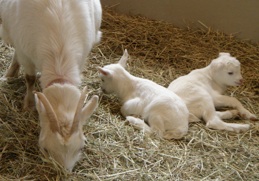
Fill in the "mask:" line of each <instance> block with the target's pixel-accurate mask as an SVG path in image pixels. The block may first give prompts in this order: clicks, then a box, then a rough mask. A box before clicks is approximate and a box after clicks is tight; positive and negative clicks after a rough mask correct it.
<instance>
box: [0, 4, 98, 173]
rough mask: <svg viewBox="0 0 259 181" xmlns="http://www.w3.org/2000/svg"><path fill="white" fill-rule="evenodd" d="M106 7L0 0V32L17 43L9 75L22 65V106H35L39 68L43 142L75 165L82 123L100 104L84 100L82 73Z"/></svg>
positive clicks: (66, 162) (57, 157)
mask: <svg viewBox="0 0 259 181" xmlns="http://www.w3.org/2000/svg"><path fill="white" fill-rule="evenodd" d="M101 16H102V9H101V4H100V2H99V0H87V1H86V0H1V1H0V18H1V19H2V23H3V24H2V25H0V33H1V36H2V38H3V40H4V41H5V42H6V43H9V44H12V45H13V46H14V47H15V53H14V56H13V60H12V63H11V66H10V67H9V69H8V70H7V73H6V75H5V78H8V77H14V76H16V75H17V73H18V71H19V66H20V65H22V66H23V68H24V72H25V79H26V86H27V93H26V96H25V99H24V108H29V107H34V95H33V93H32V90H33V89H34V82H35V79H36V76H35V74H36V71H39V72H41V77H40V83H41V87H42V89H43V93H36V94H35V98H36V108H37V110H38V113H39V117H40V125H41V133H40V138H39V144H40V147H41V148H42V149H43V150H46V151H47V152H48V153H49V154H50V155H51V156H52V157H53V158H54V159H55V160H56V161H58V162H59V163H60V164H61V165H63V166H64V167H65V168H67V169H69V170H72V168H73V166H74V165H75V163H76V161H77V160H78V158H79V155H80V149H81V148H82V146H83V145H84V134H83V131H82V127H83V123H84V122H85V121H86V119H88V118H89V117H90V116H91V114H92V113H93V111H94V110H95V108H96V107H97V102H98V97H97V96H93V98H92V99H91V100H90V102H89V103H88V104H86V106H83V105H84V98H85V94H86V89H85V90H84V91H83V92H82V93H80V91H79V89H78V87H77V86H78V85H79V84H80V83H81V80H80V73H81V71H82V68H83V67H84V66H83V65H84V62H85V60H86V58H87V55H88V54H89V52H90V51H91V49H92V47H93V46H94V45H95V44H96V43H98V42H99V40H100V38H101V32H100V31H99V28H100V25H101Z"/></svg>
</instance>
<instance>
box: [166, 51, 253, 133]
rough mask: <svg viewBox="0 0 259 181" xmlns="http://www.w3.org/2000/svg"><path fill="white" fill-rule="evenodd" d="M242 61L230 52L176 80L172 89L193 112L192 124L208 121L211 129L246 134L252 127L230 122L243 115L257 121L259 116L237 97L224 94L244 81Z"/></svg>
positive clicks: (171, 85)
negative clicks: (227, 120)
mask: <svg viewBox="0 0 259 181" xmlns="http://www.w3.org/2000/svg"><path fill="white" fill-rule="evenodd" d="M240 69H241V68H240V62H239V61H238V60H237V59H236V58H235V57H232V56H230V54H229V53H220V54H219V57H218V58H216V59H214V60H213V61H212V62H211V63H210V64H209V65H208V66H207V67H205V68H201V69H196V70H193V71H191V72H190V73H189V74H188V75H185V76H181V77H179V78H177V79H176V80H174V81H173V82H172V83H171V84H170V85H169V87H168V89H169V90H171V91H173V92H174V93H176V94H177V95H178V96H180V97H181V98H182V99H183V100H184V102H185V103H186V105H187V107H188V109H189V111H190V121H192V122H195V121H200V119H203V120H205V122H206V126H207V127H208V128H213V129H219V130H227V131H234V132H240V131H246V130H248V129H249V125H248V124H235V123H226V122H223V121H222V119H230V118H232V117H235V116H237V114H238V113H239V114H240V115H241V116H242V117H243V118H246V119H251V120H255V119H256V116H255V115H254V114H251V113H250V112H249V111H248V110H246V109H245V108H244V107H243V106H242V104H241V103H240V102H239V101H238V100H237V99H236V98H234V97H229V96H226V95H222V94H223V93H224V92H225V90H226V88H227V87H228V86H238V85H240V84H241V83H242V81H243V79H242V76H241V73H240ZM219 107H233V108H235V109H236V110H228V111H224V112H219V111H216V110H215V108H219Z"/></svg>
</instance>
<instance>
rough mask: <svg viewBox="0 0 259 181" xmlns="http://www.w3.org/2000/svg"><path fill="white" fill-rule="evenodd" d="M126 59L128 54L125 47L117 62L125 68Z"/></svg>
mask: <svg viewBox="0 0 259 181" xmlns="http://www.w3.org/2000/svg"><path fill="white" fill-rule="evenodd" d="M128 59H129V54H128V51H127V49H125V50H124V53H123V55H122V57H121V59H120V60H119V62H118V64H120V65H121V66H122V67H124V68H125V67H126V66H127V61H128Z"/></svg>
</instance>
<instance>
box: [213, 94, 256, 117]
mask: <svg viewBox="0 0 259 181" xmlns="http://www.w3.org/2000/svg"><path fill="white" fill-rule="evenodd" d="M214 104H215V107H225V106H227V107H233V108H236V109H237V110H238V112H239V114H240V116H241V117H243V118H245V119H250V120H254V121H255V120H258V118H257V117H256V115H254V114H252V113H250V112H249V111H248V110H247V109H245V108H244V107H243V105H242V104H241V102H239V101H238V100H237V99H236V98H234V97H229V96H225V95H217V96H216V97H215V99H214Z"/></svg>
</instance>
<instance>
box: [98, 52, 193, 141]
mask: <svg viewBox="0 0 259 181" xmlns="http://www.w3.org/2000/svg"><path fill="white" fill-rule="evenodd" d="M127 60H128V53H127V50H125V52H124V55H123V56H122V57H121V59H120V60H119V62H118V63H117V64H110V65H106V66H104V67H103V68H100V67H99V68H98V69H99V72H100V78H101V80H102V90H103V92H104V93H108V94H110V93H115V94H116V95H117V96H118V97H119V98H120V99H121V101H122V104H123V105H122V107H121V113H122V115H123V116H125V117H126V118H127V120H128V121H129V122H130V123H131V124H132V125H134V126H135V127H136V128H138V129H143V130H144V131H145V132H147V133H152V132H156V133H158V135H159V136H160V137H163V138H165V139H180V138H182V137H183V136H184V135H186V134H187V132H188V114H189V112H188V109H187V107H186V105H185V104H184V102H183V101H182V100H181V98H180V97H178V96H177V95H176V94H174V93H173V92H171V91H169V90H167V89H166V88H164V87H162V86H160V85H158V84H156V83H154V82H152V81H150V80H147V79H143V78H138V77H135V76H133V75H131V74H130V73H129V72H127V71H126V70H125V69H124V68H125V67H126V63H127ZM133 116H141V119H139V118H136V117H133ZM144 120H145V121H146V122H147V124H146V123H145V121H144Z"/></svg>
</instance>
